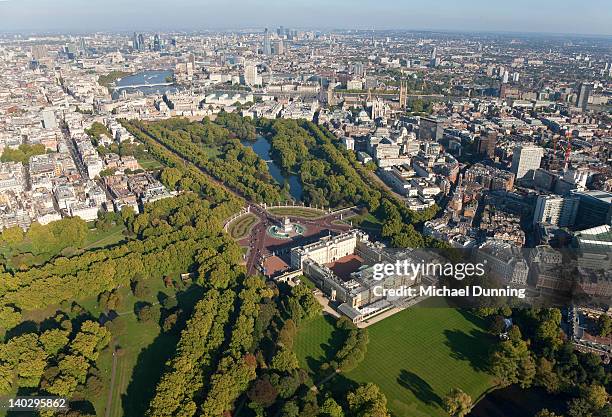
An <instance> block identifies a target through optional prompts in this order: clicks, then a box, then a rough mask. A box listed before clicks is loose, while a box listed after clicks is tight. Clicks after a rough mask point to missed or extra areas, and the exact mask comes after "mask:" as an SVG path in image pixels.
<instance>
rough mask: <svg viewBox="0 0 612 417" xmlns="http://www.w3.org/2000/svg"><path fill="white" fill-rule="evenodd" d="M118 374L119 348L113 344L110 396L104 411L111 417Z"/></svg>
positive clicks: (106, 416)
mask: <svg viewBox="0 0 612 417" xmlns="http://www.w3.org/2000/svg"><path fill="white" fill-rule="evenodd" d="M116 376H117V350H116V347H115V346H113V369H112V370H111V380H110V386H109V389H108V398H107V400H106V409H105V411H104V416H105V417H111V410H112V407H113V392H114V391H115V377H116Z"/></svg>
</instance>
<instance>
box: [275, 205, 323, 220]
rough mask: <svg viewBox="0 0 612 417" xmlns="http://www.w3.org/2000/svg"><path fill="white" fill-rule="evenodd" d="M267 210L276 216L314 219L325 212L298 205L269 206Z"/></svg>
mask: <svg viewBox="0 0 612 417" xmlns="http://www.w3.org/2000/svg"><path fill="white" fill-rule="evenodd" d="M268 211H269V212H270V213H272V214H275V215H277V216H292V217H302V218H305V219H316V218H317V217H321V216H322V215H324V214H325V212H324V211H322V210H318V209H313V208H309V207H299V206H296V207H278V208H271V209H269V210H268Z"/></svg>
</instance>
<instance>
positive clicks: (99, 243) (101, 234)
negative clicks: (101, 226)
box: [83, 224, 125, 250]
mask: <svg viewBox="0 0 612 417" xmlns="http://www.w3.org/2000/svg"><path fill="white" fill-rule="evenodd" d="M124 231H125V226H124V225H122V224H119V225H115V226H112V227H110V228H109V229H108V230H97V229H92V230H90V232H89V234H88V235H87V237H86V238H85V242H84V243H83V250H90V249H98V248H103V247H106V246H110V245H114V244H115V243H118V242H121V241H122V240H123V239H125V236H124V235H123V232H124Z"/></svg>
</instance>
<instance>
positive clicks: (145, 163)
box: [138, 158, 164, 171]
mask: <svg viewBox="0 0 612 417" xmlns="http://www.w3.org/2000/svg"><path fill="white" fill-rule="evenodd" d="M138 163H139V164H140V166H141V167H142V169H144V170H145V171H155V170H158V169H162V168H163V167H164V166H163V165H162V164H161V162H159V161H158V160H157V159H153V158H142V159H138Z"/></svg>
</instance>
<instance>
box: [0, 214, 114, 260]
mask: <svg viewBox="0 0 612 417" xmlns="http://www.w3.org/2000/svg"><path fill="white" fill-rule="evenodd" d="M89 226H90V229H89V230H88V232H87V235H86V236H85V239H84V240H83V243H82V244H81V245H79V246H78V247H67V248H63V249H62V247H57V248H54V249H52V250H51V251H50V252H44V253H35V252H34V248H33V246H32V244H31V242H30V241H29V240H28V239H25V240H24V241H23V243H22V244H20V245H19V246H17V247H15V248H8V247H0V264H2V263H4V264H5V265H7V266H8V267H9V268H16V267H20V268H27V267H31V266H34V265H43V264H44V263H46V262H49V261H50V260H51V259H53V258H55V257H56V256H59V255H61V256H67V257H70V256H73V255H74V254H76V253H78V252H80V251H83V250H91V249H98V248H103V247H106V246H110V245H113V244H115V243H118V242H120V241H122V240H123V239H125V236H124V235H123V232H124V231H125V226H124V225H123V224H121V225H113V226H111V227H109V228H108V230H99V229H95V228H94V227H93V223H90V224H89Z"/></svg>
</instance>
